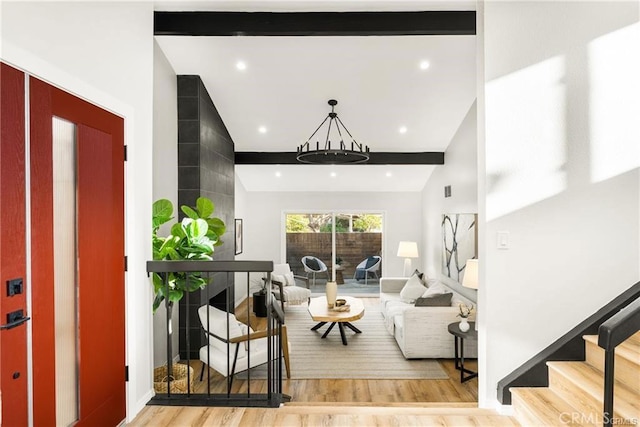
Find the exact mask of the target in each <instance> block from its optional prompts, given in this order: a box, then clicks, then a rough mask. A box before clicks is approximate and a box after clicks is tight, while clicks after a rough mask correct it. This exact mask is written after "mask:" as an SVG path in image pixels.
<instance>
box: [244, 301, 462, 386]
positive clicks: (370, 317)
mask: <svg viewBox="0 0 640 427" xmlns="http://www.w3.org/2000/svg"><path fill="white" fill-rule="evenodd" d="M285 323H286V325H287V331H288V334H289V352H290V355H291V377H292V379H322V378H338V379H448V378H449V376H448V375H447V374H446V372H445V371H444V370H443V369H442V367H441V366H440V364H439V363H438V362H437V361H436V360H433V359H416V360H407V359H405V358H404V356H403V355H402V352H401V351H400V349H399V348H398V345H397V344H396V341H395V339H394V338H393V337H392V336H391V335H390V334H389V333H388V332H387V330H386V329H385V327H384V323H383V318H382V314H381V312H380V309H379V307H378V306H367V307H365V314H364V317H363V318H362V319H360V320H357V321H355V322H353V325H354V326H356V327H357V328H358V329H360V330H361V331H362V333H361V334H355V333H354V332H353V331H351V330H350V329H349V328H345V333H346V335H347V343H348V345H343V344H342V340H341V339H340V331H339V329H338V327H337V325H336V326H335V327H334V328H333V330H332V331H331V332H330V333H329V335H328V336H327V337H326V338H324V339H322V338H321V336H322V334H323V333H324V331H325V330H326V328H327V327H328V326H329V325H325V326H323V327H322V328H320V330H318V331H312V330H311V328H312V327H313V326H314V325H315V324H316V323H317V322H314V321H313V320H312V319H311V316H310V315H309V312H308V311H307V307H306V305H304V306H288V307H286V310H285ZM425 345H426V344H425ZM283 373H284V371H283ZM240 377H246V374H245V373H243V374H239V375H238V378H240ZM251 378H255V379H260V378H266V368H265V365H263V366H259V367H256V368H254V369H252V370H251Z"/></svg>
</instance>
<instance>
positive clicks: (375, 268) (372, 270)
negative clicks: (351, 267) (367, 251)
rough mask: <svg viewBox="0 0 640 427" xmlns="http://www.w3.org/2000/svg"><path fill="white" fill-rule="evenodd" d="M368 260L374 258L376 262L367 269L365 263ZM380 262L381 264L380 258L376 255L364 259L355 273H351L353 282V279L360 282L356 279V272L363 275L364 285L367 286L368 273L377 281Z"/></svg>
mask: <svg viewBox="0 0 640 427" xmlns="http://www.w3.org/2000/svg"><path fill="white" fill-rule="evenodd" d="M369 258H375V259H376V260H377V261H376V262H375V263H373V264H371V265H370V266H369V267H367V261H369ZM381 262H382V258H380V257H379V256H378V255H374V256H372V257H367V258H365V259H364V260H363V261H362V262H361V263H360V264H358V265H357V266H356V271H355V272H354V273H353V278H354V280H355V279H357V280H360V279H358V277H357V276H358V272H361V274H364V284H365V285H366V284H367V280H368V279H369V273H373V274H374V275H375V276H376V279H379V278H380V277H378V271H379V270H380V264H381Z"/></svg>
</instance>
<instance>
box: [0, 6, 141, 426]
mask: <svg viewBox="0 0 640 427" xmlns="http://www.w3.org/2000/svg"><path fill="white" fill-rule="evenodd" d="M1 19H2V22H1V25H0V28H1V31H2V34H1V37H0V39H1V40H2V59H3V60H4V61H5V62H7V63H9V64H12V65H14V66H16V67H17V68H20V69H23V70H25V71H27V72H29V73H31V74H33V75H35V76H37V77H39V78H41V79H43V80H46V81H48V82H50V83H52V84H53V85H56V86H59V87H61V88H63V89H65V90H67V91H69V92H71V93H74V94H76V95H77V96H79V97H81V98H85V99H87V100H89V101H91V102H93V103H95V104H98V105H100V106H102V107H104V108H105V109H107V110H110V111H113V112H114V113H116V114H118V115H120V116H122V117H124V119H125V143H126V144H127V145H128V155H129V161H128V162H127V164H126V166H125V173H126V181H125V185H126V199H125V203H126V220H125V221H126V222H125V227H126V248H125V250H126V254H127V255H128V257H129V263H128V265H129V271H128V273H127V274H126V317H127V318H126V330H127V337H126V342H127V363H128V365H129V366H130V369H129V375H130V376H129V383H128V389H127V413H128V416H129V417H133V416H135V414H137V413H138V412H139V411H140V409H142V407H143V406H144V404H145V403H146V402H147V401H148V400H149V398H150V397H151V393H152V378H151V372H152V369H151V364H152V360H151V348H152V343H151V332H152V327H151V302H152V289H151V287H150V285H149V284H148V281H147V275H146V268H145V262H146V261H147V260H148V259H150V258H151V245H150V240H149V230H150V227H151V198H152V197H151V196H152V191H151V188H152V180H151V177H152V170H151V164H152V156H151V154H150V153H151V152H152V131H153V129H152V101H153V96H152V95H153V86H152V83H153V82H152V76H153V4H152V3H151V2H135V3H130V2H127V3H123V2H116V3H110V2H96V3H93V2H92V3H89V2H66V3H57V2H3V3H2V15H1Z"/></svg>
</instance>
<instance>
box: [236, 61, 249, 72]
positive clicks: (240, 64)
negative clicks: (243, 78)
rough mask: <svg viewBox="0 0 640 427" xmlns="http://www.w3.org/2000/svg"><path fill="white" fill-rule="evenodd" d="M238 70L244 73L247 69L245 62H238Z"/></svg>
mask: <svg viewBox="0 0 640 427" xmlns="http://www.w3.org/2000/svg"><path fill="white" fill-rule="evenodd" d="M236 68H237V69H238V70H240V71H244V70H246V69H247V64H246V63H245V62H244V61H238V62H236Z"/></svg>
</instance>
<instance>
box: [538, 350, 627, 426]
mask: <svg viewBox="0 0 640 427" xmlns="http://www.w3.org/2000/svg"><path fill="white" fill-rule="evenodd" d="M547 366H549V388H550V389H551V390H553V391H554V392H555V393H556V394H558V395H559V396H561V397H562V398H563V399H564V400H566V401H567V402H568V403H569V404H570V405H571V406H573V407H574V408H576V409H577V410H578V411H580V412H581V413H583V414H584V415H585V416H586V417H600V419H601V417H602V411H603V400H604V398H603V396H604V378H603V375H602V372H601V371H600V370H599V369H596V368H594V367H593V366H591V365H589V364H587V363H585V362H547ZM614 417H616V418H621V419H626V420H634V419H635V420H638V419H640V395H639V394H638V393H637V392H636V391H635V390H633V389H631V388H629V387H627V386H626V385H625V384H624V383H622V382H621V381H615V385H614Z"/></svg>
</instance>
